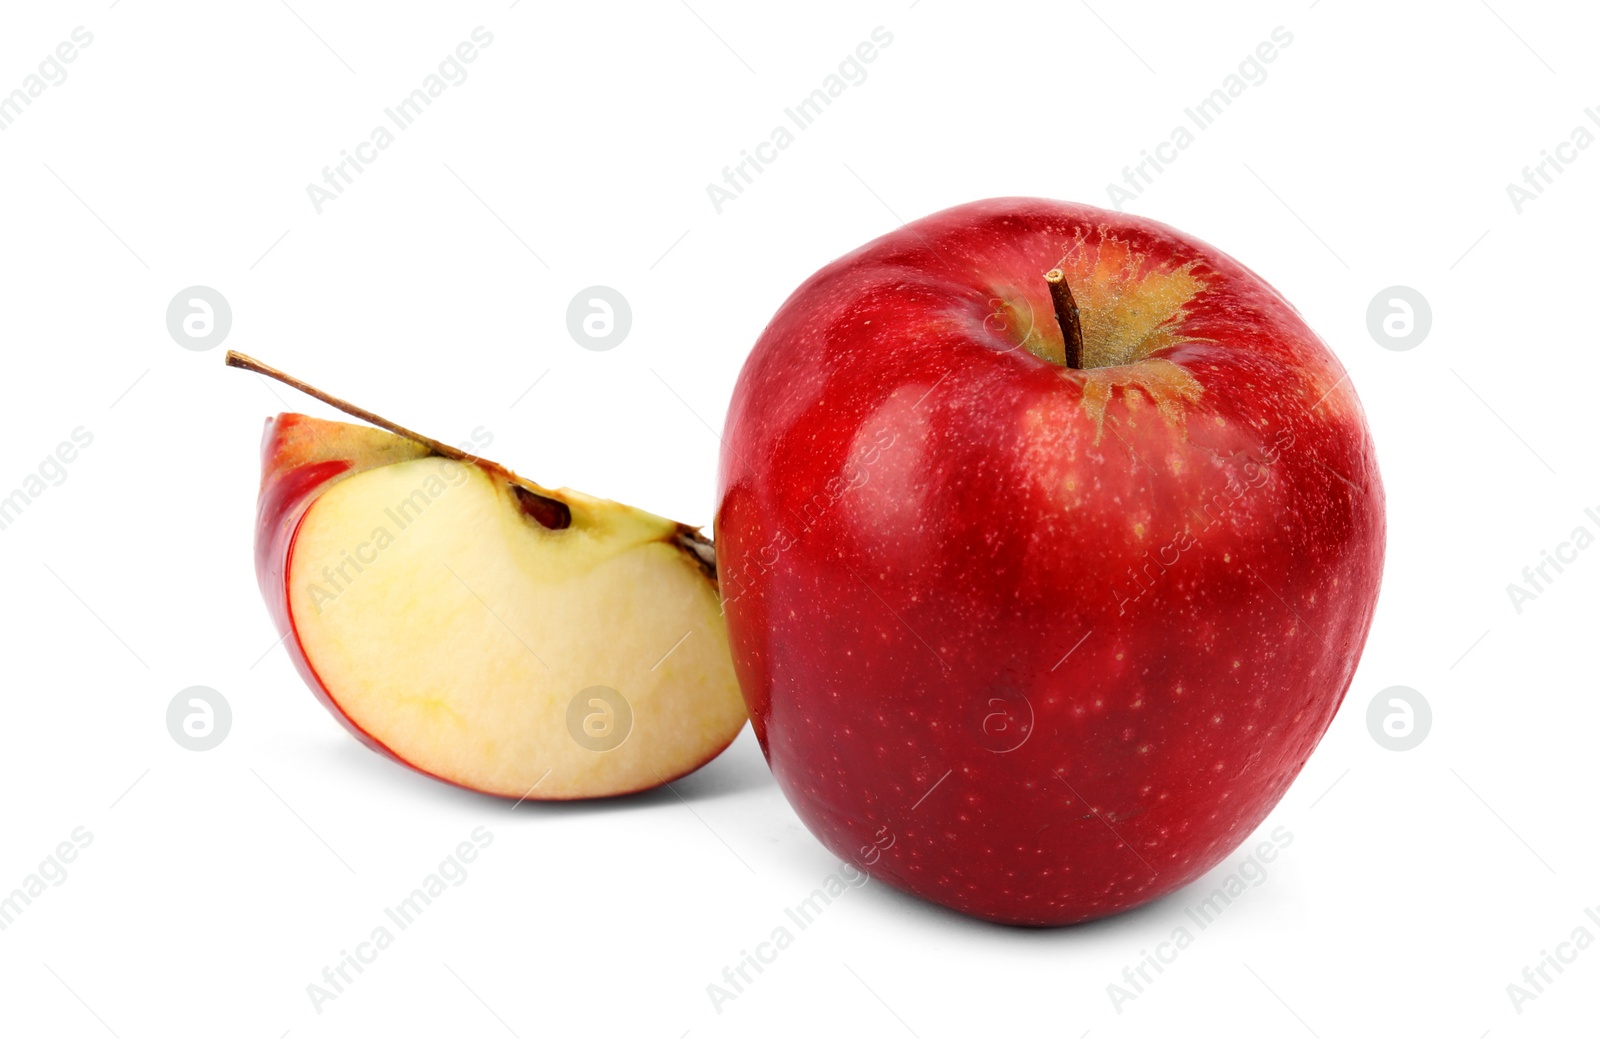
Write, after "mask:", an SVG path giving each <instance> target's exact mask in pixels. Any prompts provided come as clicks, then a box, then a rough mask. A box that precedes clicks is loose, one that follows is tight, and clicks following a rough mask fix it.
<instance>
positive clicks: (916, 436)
mask: <svg viewBox="0 0 1600 1039" xmlns="http://www.w3.org/2000/svg"><path fill="white" fill-rule="evenodd" d="M1056 266H1060V267H1062V268H1063V269H1064V270H1065V271H1066V273H1067V275H1068V282H1069V284H1071V285H1072V287H1073V289H1074V292H1075V294H1076V296H1077V300H1078V303H1079V306H1080V308H1081V309H1082V315H1083V319H1082V324H1083V329H1084V337H1085V358H1086V364H1085V369H1086V370H1081V371H1074V370H1069V369H1067V368H1065V367H1063V366H1062V365H1061V364H1060V363H1059V358H1061V357H1062V356H1063V348H1062V336H1061V333H1060V331H1059V329H1058V326H1057V324H1056V321H1055V319H1054V315H1053V311H1052V306H1051V300H1050V296H1049V293H1048V288H1047V285H1046V283H1045V281H1044V280H1043V275H1044V273H1045V272H1046V271H1048V270H1049V269H1051V268H1052V267H1056ZM1117 327H1122V328H1124V329H1125V330H1126V329H1129V328H1132V329H1134V331H1132V332H1129V331H1124V332H1123V333H1122V337H1121V339H1120V340H1118V339H1116V332H1115V329H1116V328H1117ZM1108 337H1110V338H1108ZM1024 342H1027V343H1031V344H1032V347H1031V348H1030V347H1019V345H1018V344H1019V343H1024ZM1097 343H1100V344H1101V345H1100V346H1099V347H1097V346H1096V344H1097ZM1107 343H1111V344H1112V345H1113V346H1120V347H1121V348H1122V349H1124V350H1126V351H1130V353H1129V354H1128V356H1133V357H1137V356H1139V355H1140V354H1144V353H1145V352H1146V351H1148V353H1147V354H1145V357H1144V360H1141V361H1139V362H1138V363H1135V364H1128V365H1124V366H1114V367H1094V368H1091V365H1092V364H1093V363H1094V360H1095V358H1096V351H1097V350H1099V351H1100V352H1101V356H1102V359H1104V357H1105V356H1108V355H1107V354H1106V353H1105V351H1106V350H1108V349H1109V347H1107V346H1106V345H1105V344H1107ZM1035 350H1037V351H1038V354H1036V352H1035ZM1051 353H1053V354H1054V357H1055V358H1056V359H1057V360H1056V361H1052V360H1047V359H1046V358H1045V356H1040V355H1039V354H1043V355H1046V356H1047V355H1049V354H1051ZM1102 409H1103V410H1102ZM723 445H724V446H723V451H722V459H721V470H720V481H719V496H720V502H719V507H718V511H717V518H716V542H717V553H718V562H719V573H720V580H721V585H722V592H723V597H724V602H725V608H726V612H727V617H728V626H729V634H730V641H731V645H732V648H733V655H734V664H735V668H736V670H737V673H738V677H739V682H740V686H741V688H742V689H743V691H744V694H745V699H746V703H747V706H748V707H749V710H750V716H751V718H752V720H753V724H754V729H755V732H756V735H757V737H758V738H759V740H760V742H761V746H762V749H763V751H764V752H765V754H766V756H767V760H768V762H769V764H770V765H771V767H772V771H773V774H774V775H775V776H776V778H777V781H778V784H779V786H780V787H781V788H782V790H783V792H784V793H785V795H786V796H787V797H788V799H789V801H790V803H791V804H792V805H793V806H794V808H795V810H796V811H797V812H798V813H799V815H800V817H801V818H802V819H803V820H804V821H805V823H806V825H807V826H809V827H810V829H811V830H812V832H813V833H815V834H816V835H817V837H818V838H819V839H820V840H821V841H822V843H823V844H825V845H826V846H827V847H828V848H829V849H831V850H832V851H833V852H834V853H835V854H837V855H839V856H841V857H843V858H844V859H846V860H847V861H851V862H854V863H857V864H858V865H860V866H861V867H862V868H863V869H865V870H867V871H868V872H869V873H870V874H871V875H872V876H874V877H875V878H877V879H879V880H882V881H884V882H886V883H888V884H890V885H893V886H894V887H897V888H900V889H902V890H905V891H908V892H911V893H912V894H915V895H919V896H921V897H923V898H925V899H929V900H931V901H933V902H936V903H939V904H941V905H944V906H948V907H950V908H953V909H956V910H959V911H960V912H963V913H967V914H970V915H972V916H976V917H980V918H983V919H987V920H993V921H998V922H1004V923H1010V924H1020V925H1034V926H1047V925H1060V924H1068V923H1074V922H1078V921H1084V920H1090V919H1094V918H1097V917H1102V916H1106V915H1109V914H1112V913H1117V912H1120V911H1123V910H1126V909H1129V908H1131V907H1133V906H1137V905H1140V904H1142V903H1145V902H1148V901H1150V900H1152V899H1155V898H1158V897H1160V896H1162V895H1165V894H1167V893H1169V892H1172V891H1175V890H1177V889H1178V888H1181V887H1182V886H1184V885H1185V884H1188V883H1189V882H1191V881H1193V880H1195V879H1196V878H1198V877H1200V876H1201V875H1202V874H1204V873H1205V872H1206V871H1207V870H1209V869H1211V868H1212V867H1213V866H1215V865H1217V864H1218V863H1219V862H1220V861H1221V860H1222V859H1223V858H1224V857H1225V856H1227V855H1228V854H1229V853H1230V852H1231V851H1233V850H1234V849H1235V848H1236V847H1238V846H1239V844H1240V843H1241V842H1242V841H1244V840H1245V839H1246V838H1247V837H1248V836H1249V835H1250V834H1251V832H1252V830H1254V829H1255V828H1256V827H1257V826H1258V825H1259V824H1260V823H1261V822H1262V820H1263V819H1264V818H1265V817H1266V815H1267V813H1268V812H1269V811H1270V810H1271V809H1272V807H1273V806H1274V805H1275V804H1277V802H1278V800H1279V799H1280V798H1281V797H1282V796H1283V794H1284V791H1285V790H1286V789H1287V788H1288V786H1289V784H1290V783H1291V782H1292V781H1293V779H1294V778H1295V776H1296V775H1297V774H1298V773H1299V771H1300V769H1301V767H1302V766H1303V765H1304V764H1305V762H1306V759H1307V757H1308V756H1309V755H1310V754H1311V751H1312V749H1313V748H1314V747H1315V746H1316V745H1317V742H1318V741H1319V740H1320V739H1321V737H1322V735H1323V733H1324V732H1325V731H1326V730H1327V728H1328V725H1329V723H1330V722H1331V720H1332V718H1333V716H1334V712H1335V711H1336V710H1337V709H1338V707H1339V704H1340V702H1341V700H1342V699H1343V698H1344V694H1345V692H1346V690H1347V689H1348V688H1349V686H1350V682H1351V679H1352V676H1353V674H1354V672H1355V668H1356V663H1357V660H1358V658H1359V656H1360V653H1361V649H1362V647H1363V645H1364V643H1365V641H1366V637H1367V632H1368V629H1369V627H1370V624H1371V621H1372V615H1373V609H1374V606H1375V603H1376V599H1377V593H1378V586H1379V581H1380V577H1381V572H1382V566H1383V549H1384V507H1383V501H1384V499H1383V488H1382V485H1381V483H1380V481H1379V476H1378V466H1377V459H1376V455H1375V453H1374V449H1373V444H1372V440H1371V436H1370V434H1369V433H1368V430H1367V427H1366V422H1365V418H1364V416H1363V414H1362V411H1361V406H1360V404H1359V402H1358V401H1357V399H1356V396H1355V392H1354V390H1353V389H1352V388H1351V386H1350V382H1349V379H1348V378H1347V377H1346V375H1345V373H1344V371H1343V369H1342V368H1341V367H1340V366H1339V364H1338V362H1337V361H1336V360H1335V358H1334V357H1333V356H1332V354H1331V353H1330V352H1329V351H1328V349H1327V347H1325V346H1324V345H1323V344H1322V342H1321V340H1319V339H1318V338H1317V336H1316V335H1315V333H1313V332H1312V331H1311V330H1310V329H1309V328H1308V327H1307V326H1306V324H1305V323H1304V321H1303V320H1302V319H1301V318H1300V316H1299V315H1298V313H1296V311H1295V310H1294V309H1293V308H1292V307H1291V306H1290V305H1289V304H1288V302H1286V301H1285V300H1284V299H1283V297H1282V296H1280V295H1279V294H1278V293H1277V292H1276V291H1275V290H1273V289H1272V288H1271V287H1270V286H1268V285H1267V284H1266V283H1265V282H1264V281H1262V280H1261V279H1260V278H1259V277H1258V276H1256V275H1255V274H1254V273H1252V272H1251V271H1249V270H1248V269H1246V268H1245V267H1244V266H1243V265H1241V264H1240V263H1238V262H1237V261H1235V260H1233V259H1232V258H1230V257H1228V256H1226V255H1224V254H1223V253H1221V252H1220V251H1218V250H1216V249H1214V248H1212V247H1211V246H1208V245H1206V244H1204V243H1202V242H1200V241H1198V240H1196V239H1194V238H1191V237H1189V236H1187V235H1184V234H1182V233H1180V232H1178V231H1176V230H1174V229H1172V228H1170V227H1166V226H1164V225H1162V224H1159V223H1156V222H1154V221H1150V220H1145V219H1142V218H1138V217H1134V216H1130V215H1124V214H1118V213H1112V212H1107V211H1104V210H1099V209H1095V208H1092V207H1088V206H1081V205H1072V204H1067V203H1062V202H1053V201H1046V200H1040V199H1025V198H1013V199H994V200H989V201H984V202H976V203H972V204H969V205H964V206H959V207H956V208H954V209H950V210H946V211H944V212H942V213H938V214H935V215H934V216H930V217H928V218H926V219H923V220H919V221H917V222H915V223H912V224H908V225H906V226H905V227H903V228H901V229H900V230H898V231H895V232H893V233H890V234H888V235H885V236H884V237H882V238H879V239H878V240H876V241H874V242H871V243H869V244H867V245H866V246H864V247H862V248H861V249H859V250H857V251H855V252H853V253H851V254H849V255H847V256H845V257H843V258H841V259H839V260H837V261H835V262H833V263H831V264H829V265H828V266H826V267H824V268H823V269H822V270H821V271H819V272H818V273H817V274H815V275H814V276H813V277H811V278H810V279H809V280H808V281H807V282H806V283H805V284H804V285H802V286H801V287H800V288H799V289H798V290H796V291H795V293H794V294H793V295H792V296H791V297H790V298H789V300H788V301H787V302H786V303H785V304H784V305H783V307H782V308H781V309H780V310H779V311H778V313H777V315H776V316H775V317H774V318H773V319H772V321H771V323H770V324H769V325H768V326H767V328H766V330H765V331H764V332H763V334H762V336H761V338H760V340H759V341H758V342H757V343H756V346H755V348H754V350H753V352H752V353H751V355H750V358H749V360H748V361H747V362H746V364H745V367H744V369H743V372H742V373H741V375H740V378H739V381H738V383H737V386H736V388H735V390H734V394H733V400H732V405H731V408H730V411H729V415H728V421H727V426H726V430H725V434H724V441H723Z"/></svg>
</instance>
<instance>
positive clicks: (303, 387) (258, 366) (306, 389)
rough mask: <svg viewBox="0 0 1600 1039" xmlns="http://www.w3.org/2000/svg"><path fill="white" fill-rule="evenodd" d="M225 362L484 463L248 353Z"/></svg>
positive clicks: (456, 456)
mask: <svg viewBox="0 0 1600 1039" xmlns="http://www.w3.org/2000/svg"><path fill="white" fill-rule="evenodd" d="M226 363H227V365H228V367H230V368H243V369H244V370H245V371H247V372H255V373H256V374H257V375H265V376H267V377H268V378H269V379H276V380H278V381H279V382H281V383H283V384H284V385H285V386H293V387H294V388H295V389H297V390H299V391H300V392H301V393H304V394H306V395H307V396H311V397H315V398H317V399H318V400H320V401H322V403H324V404H329V405H332V406H333V407H335V408H338V409H339V410H340V411H342V412H344V413H345V414H346V415H353V416H355V417H356V418H358V419H361V420H362V421H364V422H370V423H372V424H373V425H374V426H377V427H378V428H379V429H387V430H388V431H389V432H391V433H394V434H396V435H398V436H403V437H405V438H406V439H407V440H415V441H416V442H417V443H419V444H421V445H422V446H424V447H426V448H428V449H429V450H430V451H432V452H433V453H434V454H436V455H443V456H444V457H445V458H449V459H452V460H454V461H457V462H482V461H484V459H481V458H479V457H478V456H477V455H469V454H467V452H465V451H462V450H460V449H459V448H455V447H451V446H450V445H449V444H444V443H440V442H439V441H437V440H435V439H433V438H432V437H425V436H423V435H422V434H421V433H414V432H412V431H411V430H409V429H407V428H406V427H404V426H402V425H400V424H399V423H396V422H390V421H389V420H388V419H386V418H384V417H383V416H382V415H374V414H373V413H372V412H370V411H368V410H367V409H366V408H362V407H357V406H356V405H354V404H351V403H350V402H349V401H347V400H342V399H340V398H339V397H335V396H334V395H333V394H331V393H325V392H323V391H322V390H319V389H317V388H316V387H315V386H313V385H311V384H310V383H307V382H302V381H300V380H299V379H296V378H295V377H294V376H292V375H290V374H288V373H287V372H280V371H279V370H278V369H276V368H274V367H272V366H271V365H270V364H262V363H261V362H260V361H258V360H256V359H255V358H254V357H251V356H249V355H248V354H241V353H239V352H237V351H234V350H229V351H228V356H227V358H226Z"/></svg>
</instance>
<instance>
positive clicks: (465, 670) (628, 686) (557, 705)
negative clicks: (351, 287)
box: [228, 353, 746, 800]
mask: <svg viewBox="0 0 1600 1039" xmlns="http://www.w3.org/2000/svg"><path fill="white" fill-rule="evenodd" d="M228 364H230V365H232V366H234V367H240V368H245V369H247V370H250V371H255V372H258V373H260V374H263V375H268V376H271V377H273V378H276V379H279V380H280V381H283V382H285V383H287V384H289V385H291V386H294V387H296V388H297V389H301V390H303V391H305V392H307V393H310V394H312V395H313V396H315V397H317V398H318V399H320V400H323V401H325V402H328V403H330V404H333V405H334V406H335V407H339V408H341V409H342V410H345V411H347V412H349V413H351V414H354V415H357V416H358V417H361V418H364V419H367V420H368V421H371V422H374V423H375V424H378V425H381V426H382V427H383V428H382V429H373V428H369V427H366V426H357V425H352V424H349V423H343V422H329V421H324V420H321V419H315V418H310V417H307V416H305V415H297V414H282V415H279V416H277V417H276V418H273V419H269V420H268V422H267V429H266V436H265V439H264V442H263V456H262V482H261V495H260V503H259V514H258V523H257V532H256V570H257V577H258V580H259V581H260V584H261V589H262V593H263V595H264V596H265V597H266V600H267V605H268V608H269V609H270V610H271V612H272V614H273V617H274V620H275V621H276V623H277V625H278V629H279V631H280V632H281V633H282V634H283V635H284V637H285V642H286V644H287V645H288V647H289V651H290V654H291V656H292V657H293V658H294V661H295V663H296V665H297V666H298V667H299V669H300V672H301V674H302V675H303V676H304V678H305V680H306V682H307V684H308V685H310V687H311V688H312V690H313V691H314V692H315V693H316V694H317V695H318V696H319V697H320V698H321V699H322V700H323V702H324V703H325V704H326V705H327V706H328V708H329V709H330V710H332V711H333V713H334V715H335V716H336V717H337V718H338V719H339V720H340V721H341V722H343V723H344V725H345V726H346V727H347V728H349V729H350V730H351V731H352V732H353V733H354V734H355V735H356V736H357V737H359V738H360V739H361V740H362V741H363V742H365V743H366V744H367V745H368V746H370V747H372V748H374V749H376V750H378V751H381V752H382V753H384V754H387V755H389V756H390V757H393V758H395V759H396V760H398V761H400V762H402V763H404V764H406V765H409V766H410V767H412V768H414V769H417V770H418V771H420V772H423V773H425V774H427V775H431V776H435V777H437V778H439V779H443V780H445V781H447V782H450V783H454V784H457V785H459V786H462V787H466V788H469V789H472V790H478V791H483V792H485V793H490V794H496V795H499V796H502V797H509V798H515V799H518V800H521V799H524V798H526V799H531V800H568V799H574V798H591V797H606V796H611V795H616V794H624V793H630V792H634V791H639V790H645V789H648V788H650V787H654V786H658V785H660V784H662V783H665V782H669V781H671V780H673V779H675V778H677V777H679V776H683V775H686V774H687V773H689V772H692V771H694V770H695V769H697V768H699V767H700V766H701V765H703V764H705V763H706V762H707V761H710V760H711V759H712V758H714V757H716V756H717V754H719V753H720V752H721V751H722V750H723V749H724V748H725V747H727V746H728V744H729V743H731V742H732V741H733V738H734V737H735V736H736V735H738V732H739V730H740V728H741V727H742V726H743V725H744V722H745V717H746V714H745V707H744V703H743V700H742V699H741V697H740V694H739V687H738V685H737V682H736V680H735V678H734V674H733V664H732V660H731V657H730V655H729V652H728V642H727V632H726V628H725V626H724V622H723V617H722V609H721V601H720V599H719V596H718V591H717V581H716V570H715V561H714V560H715V557H714V555H713V553H712V549H711V545H710V543H709V542H708V541H706V540H705V539H704V538H702V537H701V536H700V535H699V533H698V532H697V531H696V530H694V529H693V528H691V527H687V526H685V525H683V524H681V523H675V522H673V521H671V520H667V519H663V518H661V517H659V516H655V515H652V514H651V513H648V512H645V511H643V510H640V509H635V508H631V507H629V506H626V505H621V504H618V503H616V502H613V501H607V500H605V499H602V498H595V497H591V496H589V495H587V494H582V493H579V492H576V491H572V490H568V489H565V488H563V489H559V490H552V489H548V488H544V487H541V486H539V485H537V484H534V483H532V482H530V481H528V480H525V479H523V478H521V477H518V476H517V475H515V474H514V473H512V472H510V471H509V470H507V469H505V468H503V467H501V466H499V465H497V464H495V463H493V462H489V461H486V460H484V459H480V458H477V457H475V456H472V455H469V454H466V453H465V452H462V451H459V450H457V449H455V448H453V447H450V446H448V445H445V444H441V443H439V442H437V441H434V440H431V439H429V438H426V437H422V436H420V435H418V434H415V433H412V432H411V431H409V430H406V429H405V428H403V427H400V426H396V425H394V424H393V423H390V422H388V421H387V420H384V419H381V418H379V417H378V416H375V415H372V414H371V413H369V412H366V411H364V410H362V409H360V408H356V407H354V406H353V405H349V404H347V403H345V402H344V401H341V400H339V399H338V398H335V397H330V396H328V395H327V394H324V393H322V392H321V391H319V390H316V389H314V388H313V387H310V386H307V385H306V384H304V383H302V382H300V381H299V380H296V379H293V378H291V377H289V376H286V375H284V374H283V373H281V372H278V371H276V370H275V369H272V368H269V367H268V366H266V365H264V364H261V363H260V362H258V361H255V360H253V359H251V358H248V357H245V356H243V355H240V354H235V353H230V354H229V355H228Z"/></svg>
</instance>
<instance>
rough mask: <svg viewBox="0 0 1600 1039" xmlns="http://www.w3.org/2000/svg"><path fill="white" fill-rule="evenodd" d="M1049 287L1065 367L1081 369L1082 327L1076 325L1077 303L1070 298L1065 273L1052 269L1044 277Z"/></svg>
mask: <svg viewBox="0 0 1600 1039" xmlns="http://www.w3.org/2000/svg"><path fill="white" fill-rule="evenodd" d="M1044 280H1045V284H1047V285H1049V286H1050V302H1051V303H1052V304H1053V305H1054V306H1055V308H1056V324H1058V325H1060V326H1061V338H1062V340H1063V341H1064V342H1065V344H1066V366H1067V367H1068V368H1072V369H1074V370H1076V369H1079V368H1082V367H1083V327H1082V326H1081V325H1079V324H1078V301H1077V300H1075V299H1073V298H1072V286H1070V285H1068V284H1067V272H1066V271H1064V270H1062V269H1061V268H1060V267H1055V268H1052V269H1051V270H1049V271H1047V272H1046V273H1045V276H1044Z"/></svg>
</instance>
